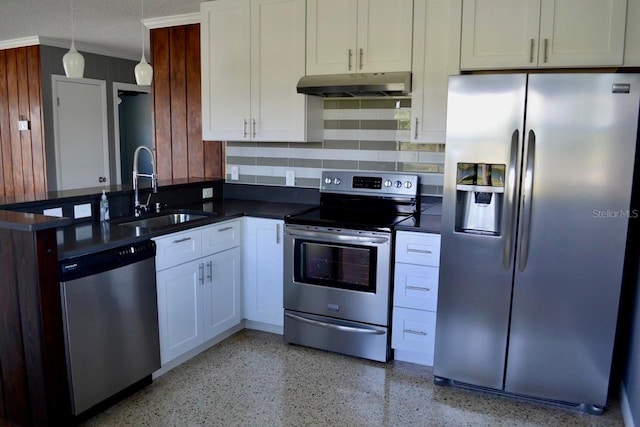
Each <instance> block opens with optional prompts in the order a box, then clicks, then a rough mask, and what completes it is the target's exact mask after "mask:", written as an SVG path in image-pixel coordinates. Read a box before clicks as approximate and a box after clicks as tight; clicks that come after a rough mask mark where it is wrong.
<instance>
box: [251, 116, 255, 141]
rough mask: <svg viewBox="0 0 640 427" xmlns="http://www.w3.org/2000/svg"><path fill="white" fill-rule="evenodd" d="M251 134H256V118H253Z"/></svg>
mask: <svg viewBox="0 0 640 427" xmlns="http://www.w3.org/2000/svg"><path fill="white" fill-rule="evenodd" d="M251 136H253V137H254V138H255V136H256V119H251Z"/></svg>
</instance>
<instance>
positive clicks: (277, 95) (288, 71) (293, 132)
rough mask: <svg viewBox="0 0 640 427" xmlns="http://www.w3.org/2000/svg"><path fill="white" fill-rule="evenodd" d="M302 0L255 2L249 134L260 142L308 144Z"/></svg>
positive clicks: (252, 21) (262, 0) (252, 19)
mask: <svg viewBox="0 0 640 427" xmlns="http://www.w3.org/2000/svg"><path fill="white" fill-rule="evenodd" d="M305 16H306V15H305V2H304V0H260V1H253V2H251V133H252V138H253V139H256V140H258V141H304V140H305V100H306V98H305V95H302V94H299V93H297V92H296V84H297V83H298V80H299V79H300V77H302V76H303V75H304V73H305V50H304V48H305Z"/></svg>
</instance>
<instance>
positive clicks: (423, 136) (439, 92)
mask: <svg viewBox="0 0 640 427" xmlns="http://www.w3.org/2000/svg"><path fill="white" fill-rule="evenodd" d="M414 10H415V11H414V23H413V67H412V70H411V71H412V73H413V85H412V93H411V142H431V143H444V142H445V129H446V125H447V89H448V84H449V76H451V75H456V74H459V73H460V16H461V13H462V12H461V10H462V0H415V3H414Z"/></svg>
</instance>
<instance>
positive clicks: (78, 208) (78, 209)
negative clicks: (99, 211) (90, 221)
mask: <svg viewBox="0 0 640 427" xmlns="http://www.w3.org/2000/svg"><path fill="white" fill-rule="evenodd" d="M90 216H91V203H85V204H83V205H74V206H73V217H74V218H75V219H78V218H87V217H90Z"/></svg>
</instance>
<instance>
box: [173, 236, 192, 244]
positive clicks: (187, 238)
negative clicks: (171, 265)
mask: <svg viewBox="0 0 640 427" xmlns="http://www.w3.org/2000/svg"><path fill="white" fill-rule="evenodd" d="M189 240H191V237H183V238H182V239H178V240H174V241H173V243H182V242H187V241H189Z"/></svg>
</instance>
